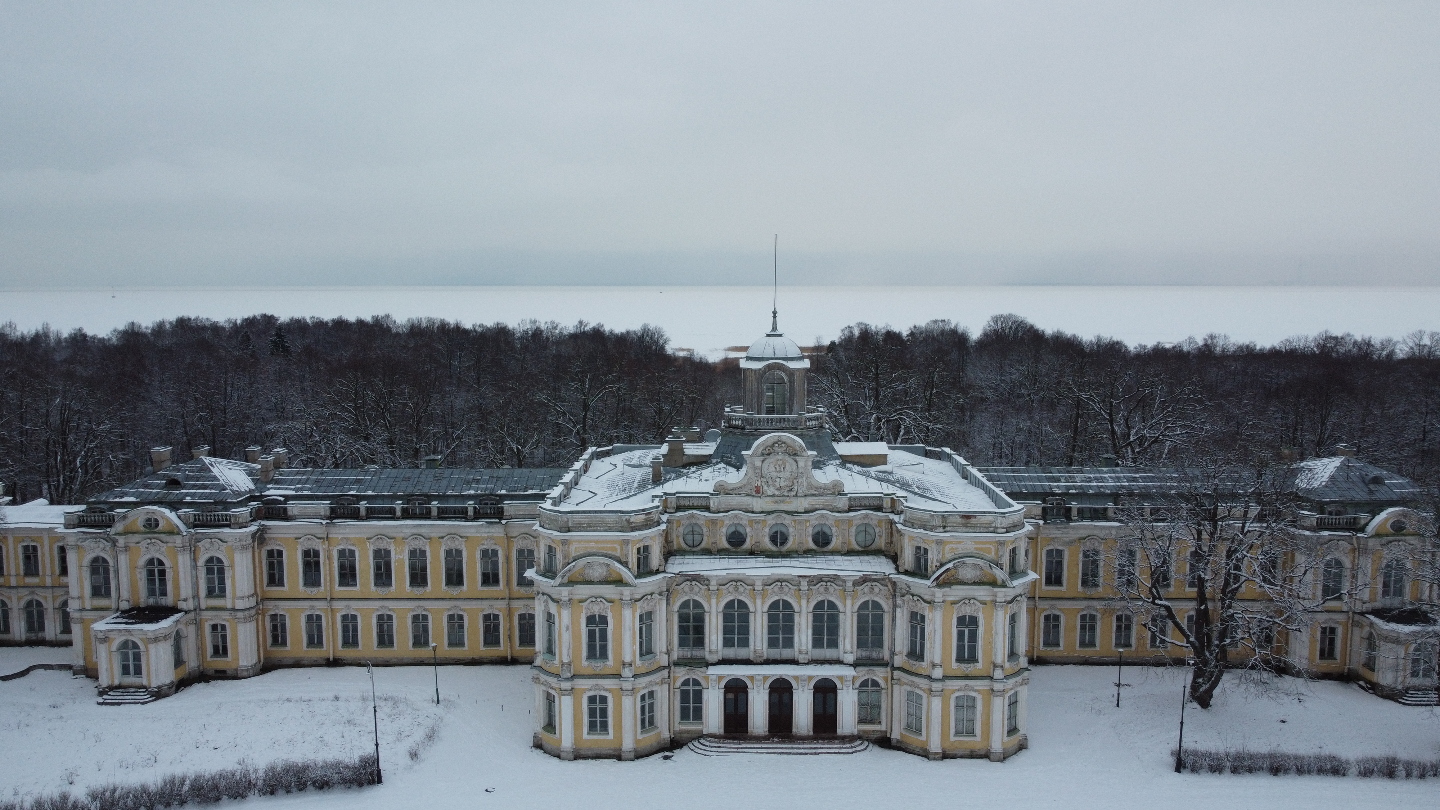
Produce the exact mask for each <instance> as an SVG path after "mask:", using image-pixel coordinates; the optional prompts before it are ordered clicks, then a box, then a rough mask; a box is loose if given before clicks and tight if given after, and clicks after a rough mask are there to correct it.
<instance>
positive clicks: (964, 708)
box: [953, 695, 980, 737]
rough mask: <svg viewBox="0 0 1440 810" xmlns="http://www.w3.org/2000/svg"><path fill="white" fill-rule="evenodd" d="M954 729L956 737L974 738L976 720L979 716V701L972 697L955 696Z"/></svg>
mask: <svg viewBox="0 0 1440 810" xmlns="http://www.w3.org/2000/svg"><path fill="white" fill-rule="evenodd" d="M953 714H954V715H955V729H954V736H956V737H974V736H975V728H976V722H975V721H976V718H978V717H979V715H980V701H979V699H977V698H976V697H975V696H974V695H956V696H955V707H954V712H953Z"/></svg>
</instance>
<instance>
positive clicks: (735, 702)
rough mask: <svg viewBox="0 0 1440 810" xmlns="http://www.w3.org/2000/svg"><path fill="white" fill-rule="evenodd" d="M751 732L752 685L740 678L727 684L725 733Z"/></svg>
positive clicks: (732, 679)
mask: <svg viewBox="0 0 1440 810" xmlns="http://www.w3.org/2000/svg"><path fill="white" fill-rule="evenodd" d="M749 732H750V685H749V684H747V683H745V682H744V681H742V680H740V679H739V678H731V679H730V680H728V681H726V682H725V733H726V734H748V733H749Z"/></svg>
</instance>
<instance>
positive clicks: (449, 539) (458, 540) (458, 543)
mask: <svg viewBox="0 0 1440 810" xmlns="http://www.w3.org/2000/svg"><path fill="white" fill-rule="evenodd" d="M440 547H441V548H458V549H461V550H463V549H464V548H465V538H463V537H461V536H460V535H458V534H447V535H445V537H444V538H442V539H441V540H440Z"/></svg>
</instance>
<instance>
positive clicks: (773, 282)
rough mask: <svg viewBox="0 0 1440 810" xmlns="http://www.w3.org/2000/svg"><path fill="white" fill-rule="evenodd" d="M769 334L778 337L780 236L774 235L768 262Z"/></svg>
mask: <svg viewBox="0 0 1440 810" xmlns="http://www.w3.org/2000/svg"><path fill="white" fill-rule="evenodd" d="M770 262H771V263H770V334H769V335H767V337H780V234H778V233H777V234H775V253H774V255H773V256H772V257H771V260H770Z"/></svg>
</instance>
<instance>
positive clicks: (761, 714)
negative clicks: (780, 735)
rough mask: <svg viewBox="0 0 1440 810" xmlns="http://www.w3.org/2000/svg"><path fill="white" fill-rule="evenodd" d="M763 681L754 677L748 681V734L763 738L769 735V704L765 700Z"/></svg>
mask: <svg viewBox="0 0 1440 810" xmlns="http://www.w3.org/2000/svg"><path fill="white" fill-rule="evenodd" d="M766 697H767V695H766V691H765V679H764V678H762V677H760V676H758V675H757V676H755V677H754V678H752V679H751V680H750V734H751V735H752V736H759V737H763V736H765V735H766V734H768V733H770V703H769V701H767V700H766V699H765V698H766Z"/></svg>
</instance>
